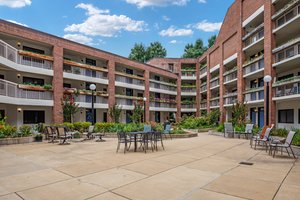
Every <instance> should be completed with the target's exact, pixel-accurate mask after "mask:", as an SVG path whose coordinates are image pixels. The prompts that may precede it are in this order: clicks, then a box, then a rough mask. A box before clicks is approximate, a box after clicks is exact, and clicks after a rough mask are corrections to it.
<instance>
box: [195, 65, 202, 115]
mask: <svg viewBox="0 0 300 200" xmlns="http://www.w3.org/2000/svg"><path fill="white" fill-rule="evenodd" d="M196 62H197V63H196V92H197V94H196V107H197V111H196V117H200V101H201V99H200V84H201V83H200V63H199V62H198V60H197V61H196Z"/></svg>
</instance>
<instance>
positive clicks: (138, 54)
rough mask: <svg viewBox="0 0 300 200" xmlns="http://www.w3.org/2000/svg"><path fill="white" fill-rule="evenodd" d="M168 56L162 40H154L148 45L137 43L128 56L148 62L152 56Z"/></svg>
mask: <svg viewBox="0 0 300 200" xmlns="http://www.w3.org/2000/svg"><path fill="white" fill-rule="evenodd" d="M166 56H167V50H166V49H165V48H164V47H163V46H162V44H161V43H160V42H152V43H150V46H148V47H146V46H145V45H143V44H142V43H140V44H137V43H136V44H135V45H134V47H133V48H132V49H131V52H130V54H129V56H128V58H129V59H131V60H136V61H139V62H147V61H149V60H151V59H152V58H165V57H166Z"/></svg>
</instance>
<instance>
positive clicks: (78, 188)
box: [0, 133, 300, 200]
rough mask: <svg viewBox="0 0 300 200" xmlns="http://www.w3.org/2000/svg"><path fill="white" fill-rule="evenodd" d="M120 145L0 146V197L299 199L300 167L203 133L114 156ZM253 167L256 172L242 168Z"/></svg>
mask: <svg viewBox="0 0 300 200" xmlns="http://www.w3.org/2000/svg"><path fill="white" fill-rule="evenodd" d="M116 145H117V140H116V139H107V140H106V142H103V143H96V142H91V141H87V142H83V143H71V145H57V144H49V143H32V144H24V145H11V146H1V147H0V199H1V200H3V199H12V200H20V199H33V200H35V199H36V200H41V199H51V200H53V199H64V200H66V199H72V200H76V199H92V200H96V199H101V200H102V199H104V200H105V199H113V200H123V199H124V200H125V199H149V200H152V199H159V200H163V199H189V200H190V199H195V200H199V199H205V200H209V199H220V200H221V199H222V200H223V199H236V200H238V199H264V200H266V199H299V196H300V162H299V161H295V160H294V159H292V158H288V157H281V156H278V157H275V158H272V157H271V156H269V155H268V153H266V152H265V151H263V150H254V149H251V148H250V147H249V141H247V140H239V139H225V138H222V137H219V136H212V135H208V134H207V133H202V134H199V137H197V138H187V139H173V140H167V141H165V148H166V149H165V151H163V150H159V151H157V152H153V153H152V152H151V151H149V152H147V154H145V153H142V152H128V153H126V154H125V155H124V154H123V153H121V152H120V153H118V154H116V152H115V150H116ZM241 161H248V162H252V163H253V165H252V166H247V165H241V164H239V163H240V162H241Z"/></svg>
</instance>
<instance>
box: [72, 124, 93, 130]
mask: <svg viewBox="0 0 300 200" xmlns="http://www.w3.org/2000/svg"><path fill="white" fill-rule="evenodd" d="M73 125H74V130H76V131H79V132H80V133H82V132H85V131H87V130H88V128H89V126H91V125H92V123H91V122H75V123H74V124H73Z"/></svg>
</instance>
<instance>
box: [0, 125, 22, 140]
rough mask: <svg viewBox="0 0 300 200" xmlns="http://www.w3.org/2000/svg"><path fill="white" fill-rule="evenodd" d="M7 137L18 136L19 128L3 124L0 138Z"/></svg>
mask: <svg viewBox="0 0 300 200" xmlns="http://www.w3.org/2000/svg"><path fill="white" fill-rule="evenodd" d="M6 137H18V134H17V128H16V127H15V126H10V125H9V124H4V125H1V126H0V138H6Z"/></svg>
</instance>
